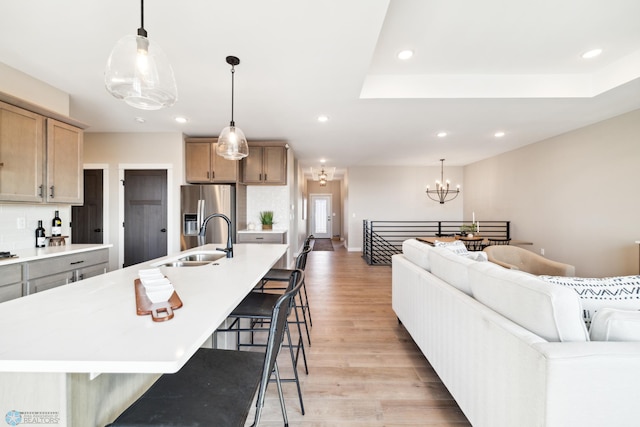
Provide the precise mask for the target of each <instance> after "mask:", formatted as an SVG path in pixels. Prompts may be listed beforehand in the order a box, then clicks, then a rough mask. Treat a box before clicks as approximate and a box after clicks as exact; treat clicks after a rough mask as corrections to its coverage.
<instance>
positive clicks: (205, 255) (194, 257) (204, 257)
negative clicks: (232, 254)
mask: <svg viewBox="0 0 640 427" xmlns="http://www.w3.org/2000/svg"><path fill="white" fill-rule="evenodd" d="M225 256H226V254H225V253H210V252H202V253H194V254H190V255H187V256H183V257H182V258H178V261H206V262H211V261H215V260H218V259H220V258H224V257H225Z"/></svg>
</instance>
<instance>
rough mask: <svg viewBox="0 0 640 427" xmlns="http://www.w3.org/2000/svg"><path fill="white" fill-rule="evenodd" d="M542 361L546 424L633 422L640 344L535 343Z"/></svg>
mask: <svg viewBox="0 0 640 427" xmlns="http://www.w3.org/2000/svg"><path fill="white" fill-rule="evenodd" d="M533 347H534V348H536V349H537V350H539V351H540V353H541V355H542V356H543V357H544V358H545V361H546V362H545V363H546V381H547V396H546V407H547V411H546V412H547V423H546V425H547V426H550V427H555V426H558V427H564V426H596V427H599V426H619V427H631V426H636V425H638V420H639V419H640V405H638V399H637V396H638V392H637V385H638V384H639V383H640V342H595V341H591V342H563V343H557V342H547V343H536V344H533Z"/></svg>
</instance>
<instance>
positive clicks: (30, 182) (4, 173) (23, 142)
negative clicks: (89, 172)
mask: <svg viewBox="0 0 640 427" xmlns="http://www.w3.org/2000/svg"><path fill="white" fill-rule="evenodd" d="M45 123H46V127H45ZM82 148H83V131H82V129H80V128H78V127H75V126H72V125H69V124H66V123H63V122H61V121H58V120H55V119H52V118H47V117H45V116H43V115H41V114H38V113H35V112H32V111H29V110H26V109H24V108H20V107H17V106H14V105H11V104H6V103H3V102H0V201H8V202H31V203H43V202H48V203H65V204H82V199H83V187H82V185H83V182H82V181H83V171H82Z"/></svg>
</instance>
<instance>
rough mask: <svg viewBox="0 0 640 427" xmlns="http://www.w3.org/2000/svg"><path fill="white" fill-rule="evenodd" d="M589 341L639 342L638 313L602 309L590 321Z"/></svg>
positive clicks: (639, 317) (639, 312)
mask: <svg viewBox="0 0 640 427" xmlns="http://www.w3.org/2000/svg"><path fill="white" fill-rule="evenodd" d="M589 336H590V337H591V341H640V311H629V310H617V309H615V308H602V309H600V310H598V312H597V313H596V314H595V316H593V319H592V320H591V330H590V331H589Z"/></svg>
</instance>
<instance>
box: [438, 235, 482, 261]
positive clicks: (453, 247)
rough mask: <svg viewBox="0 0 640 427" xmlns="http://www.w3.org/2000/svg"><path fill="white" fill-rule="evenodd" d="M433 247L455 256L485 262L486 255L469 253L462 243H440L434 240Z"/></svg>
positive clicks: (479, 252) (474, 252)
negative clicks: (445, 250) (448, 251)
mask: <svg viewBox="0 0 640 427" xmlns="http://www.w3.org/2000/svg"><path fill="white" fill-rule="evenodd" d="M434 244H435V246H437V247H439V248H446V249H448V250H450V251H451V252H453V253H454V254H456V255H460V256H464V257H467V258H469V259H472V260H474V261H487V254H486V253H484V252H482V251H471V252H469V250H468V249H467V247H466V246H465V244H464V242H461V241H460V240H456V241H455V242H440V241H438V240H436V241H435V242H434Z"/></svg>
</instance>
